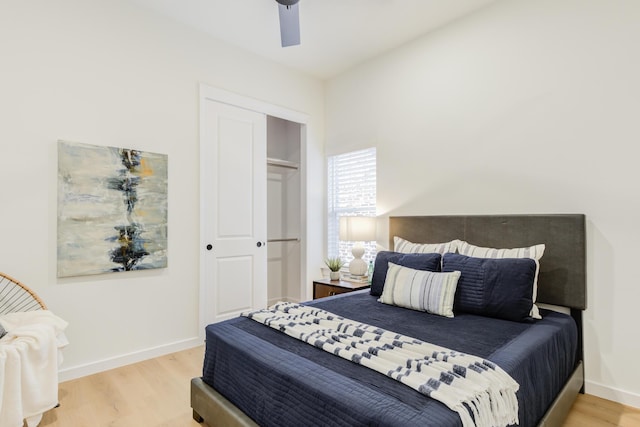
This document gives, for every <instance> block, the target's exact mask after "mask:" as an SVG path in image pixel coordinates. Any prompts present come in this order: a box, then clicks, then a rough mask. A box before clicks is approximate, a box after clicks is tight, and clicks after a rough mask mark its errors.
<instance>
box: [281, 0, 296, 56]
mask: <svg viewBox="0 0 640 427" xmlns="http://www.w3.org/2000/svg"><path fill="white" fill-rule="evenodd" d="M278 12H279V13H280V40H281V41H282V47H287V46H295V45H298V44H300V16H299V14H298V3H296V4H292V5H291V6H285V5H282V4H278Z"/></svg>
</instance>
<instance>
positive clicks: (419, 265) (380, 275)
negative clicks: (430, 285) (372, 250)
mask: <svg viewBox="0 0 640 427" xmlns="http://www.w3.org/2000/svg"><path fill="white" fill-rule="evenodd" d="M441 259H442V256H441V255H440V254H403V253H400V252H390V251H382V252H378V254H377V255H376V263H375V265H374V268H373V277H372V278H371V295H375V296H380V295H382V289H383V288H384V281H385V280H386V279H387V269H388V268H389V263H390V262H392V263H394V264H396V265H401V266H403V267H409V268H413V269H414V270H424V271H440V260H441Z"/></svg>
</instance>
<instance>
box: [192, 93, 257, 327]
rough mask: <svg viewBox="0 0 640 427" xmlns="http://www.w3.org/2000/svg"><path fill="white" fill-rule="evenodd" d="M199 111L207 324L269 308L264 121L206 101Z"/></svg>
mask: <svg viewBox="0 0 640 427" xmlns="http://www.w3.org/2000/svg"><path fill="white" fill-rule="evenodd" d="M202 108H203V110H202V111H201V113H202V115H201V135H200V138H201V144H200V145H201V152H200V156H201V168H203V170H201V174H202V176H203V178H204V179H203V184H202V185H203V188H201V194H202V200H201V203H202V205H203V206H202V210H201V215H203V218H204V221H201V222H202V224H203V228H204V230H202V231H203V233H204V236H205V238H204V242H205V243H204V246H205V248H204V250H205V253H204V256H203V257H202V260H203V261H202V262H203V264H204V265H202V266H201V274H203V276H204V280H205V292H203V297H204V301H203V302H202V304H201V307H202V308H203V310H204V313H205V321H206V323H214V322H219V321H222V320H226V319H229V318H232V317H236V316H237V315H239V314H240V313H241V312H242V311H245V310H249V309H256V308H264V307H266V305H267V280H266V277H267V271H266V270H267V250H266V247H265V245H266V241H267V238H266V236H267V220H266V217H267V215H266V204H267V200H266V193H267V191H266V190H267V188H266V138H267V136H266V135H267V133H266V116H265V115H264V114H261V113H257V112H254V111H250V110H246V109H242V108H238V107H234V106H231V105H228V104H223V103H219V102H216V101H212V100H207V101H206V102H204V104H203V105H202Z"/></svg>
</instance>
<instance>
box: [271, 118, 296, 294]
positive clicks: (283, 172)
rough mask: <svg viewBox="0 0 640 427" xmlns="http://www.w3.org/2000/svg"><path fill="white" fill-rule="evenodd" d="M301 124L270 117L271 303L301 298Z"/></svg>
mask: <svg viewBox="0 0 640 427" xmlns="http://www.w3.org/2000/svg"><path fill="white" fill-rule="evenodd" d="M300 153H301V125H300V124H299V123H295V122H291V121H288V120H283V119H280V118H276V117H271V116H267V289H268V303H269V305H271V304H273V303H275V302H277V301H279V300H283V301H294V302H297V301H300V299H301V285H302V283H301V280H302V275H301V263H302V255H301V248H302V245H301V181H302V180H301V176H302V174H301V164H300V159H301V154H300Z"/></svg>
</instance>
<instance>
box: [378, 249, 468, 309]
mask: <svg viewBox="0 0 640 427" xmlns="http://www.w3.org/2000/svg"><path fill="white" fill-rule="evenodd" d="M459 278H460V272H459V271H453V272H451V273H437V272H431V271H422V270H415V269H413V268H408V267H402V266H400V265H397V264H394V263H392V262H390V263H389V268H388V270H387V278H386V280H385V282H384V290H383V292H382V296H381V297H380V299H378V301H380V302H381V303H384V304H391V305H397V306H399V307H405V308H410V309H412V310H419V311H426V312H427V313H431V314H437V315H439V316H445V317H453V299H454V296H455V292H456V286H457V285H458V279H459Z"/></svg>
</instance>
